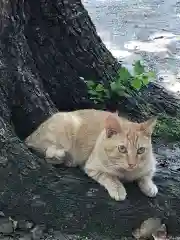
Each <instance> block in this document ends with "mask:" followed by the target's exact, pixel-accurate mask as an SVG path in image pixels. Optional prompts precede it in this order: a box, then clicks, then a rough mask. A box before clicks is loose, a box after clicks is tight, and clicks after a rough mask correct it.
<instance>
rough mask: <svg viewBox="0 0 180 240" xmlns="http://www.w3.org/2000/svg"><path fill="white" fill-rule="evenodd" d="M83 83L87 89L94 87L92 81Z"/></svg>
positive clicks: (94, 84)
mask: <svg viewBox="0 0 180 240" xmlns="http://www.w3.org/2000/svg"><path fill="white" fill-rule="evenodd" d="M85 82H86V84H87V86H88V88H92V87H94V86H96V83H95V82H93V81H91V80H89V81H85Z"/></svg>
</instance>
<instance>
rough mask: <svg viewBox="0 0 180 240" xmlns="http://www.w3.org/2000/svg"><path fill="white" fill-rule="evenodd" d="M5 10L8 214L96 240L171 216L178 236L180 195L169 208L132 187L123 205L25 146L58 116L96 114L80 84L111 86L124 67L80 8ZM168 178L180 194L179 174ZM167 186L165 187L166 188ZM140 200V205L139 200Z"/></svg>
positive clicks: (0, 160)
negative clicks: (86, 111)
mask: <svg viewBox="0 0 180 240" xmlns="http://www.w3.org/2000/svg"><path fill="white" fill-rule="evenodd" d="M0 9H1V10H0V11H1V13H0V17H1V25H0V26H1V33H0V34H1V35H0V102H1V104H0V204H1V206H0V207H1V209H2V210H3V211H4V212H5V213H6V214H8V215H10V216H14V217H17V216H19V218H28V219H31V220H32V221H33V222H34V223H36V224H42V223H43V224H46V225H47V226H48V227H53V228H56V229H59V230H62V231H64V232H71V233H78V232H81V233H84V235H86V236H90V237H92V238H93V239H94V238H95V236H96V237H98V239H101V238H103V239H104V238H106V237H108V236H109V237H111V238H112V239H115V238H116V237H118V236H120V235H121V236H125V235H127V236H128V235H131V230H132V228H134V227H136V226H137V225H138V223H139V222H140V221H141V220H142V219H144V218H147V217H149V216H150V215H151V216H152V215H156V216H157V215H159V216H161V217H164V218H165V220H166V221H167V223H168V224H169V229H170V230H171V231H172V232H173V233H174V234H177V233H178V228H177V226H179V225H178V224H179V223H180V219H179V218H178V217H177V216H178V213H179V210H177V214H175V215H173V214H171V212H174V211H175V210H176V208H177V202H178V201H177V197H179V196H180V194H179V195H176V194H175V193H171V191H170V189H168V190H167V191H169V193H170V194H169V196H167V197H166V203H164V195H161V194H160V196H158V198H157V200H148V201H147V198H145V197H143V196H141V195H140V194H139V193H138V190H136V188H133V189H131V188H132V187H130V189H131V190H130V192H131V193H129V199H128V200H127V201H126V202H124V203H116V202H114V201H112V200H110V199H109V198H108V196H107V194H106V192H104V190H103V189H102V188H100V186H99V185H97V184H96V183H94V182H92V181H91V180H90V179H88V178H87V177H86V176H84V175H83V174H82V173H81V172H79V171H78V170H76V169H64V168H60V169H54V168H50V169H49V167H48V166H46V165H44V164H40V162H41V163H42V161H39V160H40V159H39V158H38V157H37V156H35V155H33V154H32V153H31V152H30V151H29V150H28V149H27V147H26V146H25V145H24V144H23V142H22V140H23V139H24V138H25V137H26V136H27V135H28V134H30V133H31V131H32V130H34V129H35V128H36V127H37V126H38V125H39V124H40V123H41V122H42V121H44V120H45V119H47V117H48V116H50V115H51V114H53V113H54V112H56V111H58V110H71V109H78V108H85V107H93V104H92V102H90V101H89V100H88V96H87V90H86V87H85V84H84V82H83V81H82V80H81V78H80V77H84V78H85V79H96V80H97V81H98V80H103V81H104V83H105V84H108V81H109V80H110V79H111V78H113V76H114V75H115V74H116V72H117V69H118V68H119V66H120V65H119V63H118V62H117V61H116V59H114V58H113V56H112V55H111V53H110V52H109V51H108V50H107V49H106V48H105V46H104V44H103V43H102V41H101V39H100V38H99V37H98V36H97V33H96V30H95V27H94V25H93V23H92V22H91V19H90V18H89V16H88V13H87V11H86V10H85V9H84V7H83V5H82V4H81V1H78V0H69V1H67V0H37V1H32V0H27V1H23V0H8V1H5V0H3V1H1V2H0ZM154 88H156V89H159V88H158V87H157V86H155V85H154ZM146 95H147V94H145V96H146ZM162 99H163V97H162ZM166 99H168V98H167V97H166ZM172 99H173V98H172ZM163 101H164V99H163ZM171 102H172V101H171ZM174 102H175V101H174ZM128 104H129V102H128V101H127V105H128ZM129 106H130V104H129ZM131 106H132V105H131ZM171 106H173V105H172V104H171ZM175 106H176V105H175ZM129 109H131V107H130V108H129ZM173 111H176V110H175V109H174V108H173ZM41 160H42V159H41ZM77 176H78V177H77ZM166 177H167V178H169V179H170V181H172V184H173V186H175V187H176V185H177V183H176V181H175V180H174V179H177V177H176V175H175V173H174V175H173V174H172V175H171V177H170V173H169V172H168V173H167V175H166ZM164 180H165V177H163V176H161V178H160V179H159V180H158V181H159V184H161V187H162V188H163V187H164V183H163V182H164ZM82 183H83V184H82ZM137 193H138V196H139V201H135V200H133V199H134V198H133V196H134V195H135V194H137ZM173 194H174V195H173ZM167 202H168V204H167ZM167 205H168V207H167ZM134 206H136V207H135V208H134ZM167 208H170V209H171V210H168V211H169V212H170V214H167ZM124 209H125V210H124ZM137 214H138V216H139V219H138V221H137V219H136V217H137ZM179 215H180V214H179ZM105 216H106V217H105ZM122 216H124V217H122ZM124 220H125V223H124Z"/></svg>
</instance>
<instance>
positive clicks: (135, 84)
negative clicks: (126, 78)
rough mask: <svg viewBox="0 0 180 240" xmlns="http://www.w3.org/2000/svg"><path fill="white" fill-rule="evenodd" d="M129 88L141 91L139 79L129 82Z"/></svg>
mask: <svg viewBox="0 0 180 240" xmlns="http://www.w3.org/2000/svg"><path fill="white" fill-rule="evenodd" d="M131 86H132V87H133V88H134V89H136V90H139V89H141V87H142V80H141V78H134V80H133V81H132V82H131Z"/></svg>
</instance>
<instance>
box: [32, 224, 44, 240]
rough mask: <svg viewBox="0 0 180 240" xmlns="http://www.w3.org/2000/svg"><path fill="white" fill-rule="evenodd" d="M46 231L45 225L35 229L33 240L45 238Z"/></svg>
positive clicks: (33, 230)
mask: <svg viewBox="0 0 180 240" xmlns="http://www.w3.org/2000/svg"><path fill="white" fill-rule="evenodd" d="M44 230H45V226H44V225H39V226H36V227H34V228H33V229H32V230H31V233H32V239H33V240H39V239H40V238H41V237H42V236H43V232H44Z"/></svg>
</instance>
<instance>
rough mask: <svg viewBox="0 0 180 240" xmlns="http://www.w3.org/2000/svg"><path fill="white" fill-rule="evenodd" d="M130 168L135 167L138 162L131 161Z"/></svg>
mask: <svg viewBox="0 0 180 240" xmlns="http://www.w3.org/2000/svg"><path fill="white" fill-rule="evenodd" d="M128 165H129V168H135V167H136V163H129V164H128Z"/></svg>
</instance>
